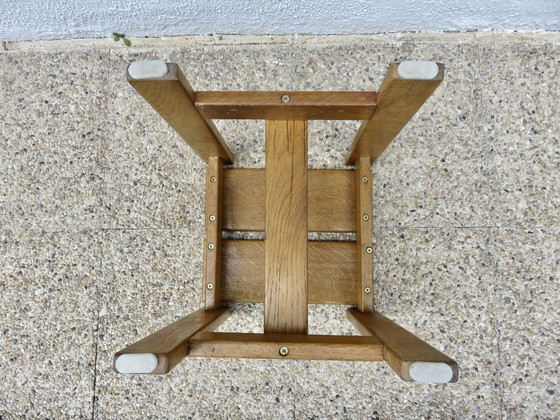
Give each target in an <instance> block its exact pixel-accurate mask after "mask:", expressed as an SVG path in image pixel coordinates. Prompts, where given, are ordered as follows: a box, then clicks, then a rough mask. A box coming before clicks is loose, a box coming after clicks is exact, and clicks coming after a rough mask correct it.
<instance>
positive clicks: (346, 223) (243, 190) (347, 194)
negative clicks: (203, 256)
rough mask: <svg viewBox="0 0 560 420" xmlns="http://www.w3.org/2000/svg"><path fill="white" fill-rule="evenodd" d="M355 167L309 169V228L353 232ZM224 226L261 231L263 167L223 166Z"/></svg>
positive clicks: (354, 228)
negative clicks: (348, 168) (238, 167)
mask: <svg viewBox="0 0 560 420" xmlns="http://www.w3.org/2000/svg"><path fill="white" fill-rule="evenodd" d="M354 173H355V171H354V170H344V169H342V170H339V169H310V170H308V171H307V174H308V195H309V199H308V205H309V210H308V230H309V231H310V232H355V231H356V201H355V175H354ZM223 212H224V217H223V229H224V230H231V231H233V230H239V231H263V230H264V227H265V226H264V225H265V170H264V169H225V170H224V207H223Z"/></svg>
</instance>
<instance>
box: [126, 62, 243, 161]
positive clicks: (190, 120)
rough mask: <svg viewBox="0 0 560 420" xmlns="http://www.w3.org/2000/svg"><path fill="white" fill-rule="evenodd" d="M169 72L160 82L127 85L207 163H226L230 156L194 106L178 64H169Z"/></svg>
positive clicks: (229, 152) (134, 82)
mask: <svg viewBox="0 0 560 420" xmlns="http://www.w3.org/2000/svg"><path fill="white" fill-rule="evenodd" d="M167 68H168V72H167V74H166V75H165V76H164V77H162V78H161V79H145V80H142V79H140V80H138V79H133V78H132V77H130V75H129V74H128V71H127V80H128V83H130V85H131V86H132V87H134V89H136V91H138V93H139V94H140V95H142V97H143V98H144V99H145V100H146V101H147V102H148V103H149V104H150V105H151V106H152V108H154V109H155V110H156V111H157V112H158V113H159V114H160V115H161V116H162V117H163V119H164V120H165V121H167V123H168V124H169V125H170V126H171V127H173V129H174V130H175V131H176V132H177V134H179V135H180V136H181V137H182V138H183V140H185V141H186V142H187V143H188V144H189V146H190V147H191V148H192V149H193V150H194V151H195V152H196V153H197V154H198V155H199V156H200V157H202V159H204V160H205V161H206V162H208V158H209V157H210V156H218V157H220V158H222V159H223V161H224V162H225V163H231V162H233V155H232V153H231V151H230V150H229V147H228V146H227V144H226V143H225V141H224V139H223V138H222V136H221V135H220V133H219V132H218V130H217V128H216V127H215V126H214V124H213V123H212V121H210V120H205V119H204V118H203V117H202V116H201V115H200V113H199V112H198V110H197V109H196V107H195V105H194V97H195V95H194V91H193V90H192V88H191V86H190V85H189V82H188V81H187V79H186V78H185V76H184V75H183V73H182V72H181V69H180V68H179V67H178V66H177V64H173V63H168V64H167Z"/></svg>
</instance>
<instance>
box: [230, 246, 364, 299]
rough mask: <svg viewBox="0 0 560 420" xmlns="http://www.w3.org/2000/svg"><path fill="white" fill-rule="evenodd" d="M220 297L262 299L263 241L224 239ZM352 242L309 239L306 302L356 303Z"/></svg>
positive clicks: (354, 251)
mask: <svg viewBox="0 0 560 420" xmlns="http://www.w3.org/2000/svg"><path fill="white" fill-rule="evenodd" d="M222 255H223V262H222V300H223V301H224V302H235V303H262V302H264V274H265V264H264V260H265V256H264V241H247V240H224V241H223V246H222ZM356 267H357V265H356V243H355V242H326V241H325V242H322V241H321V242H319V241H309V242H308V271H307V288H308V291H307V293H308V303H310V304H326V305H355V304H356V303H357V297H358V290H359V287H358V286H359V282H358V281H357V276H356Z"/></svg>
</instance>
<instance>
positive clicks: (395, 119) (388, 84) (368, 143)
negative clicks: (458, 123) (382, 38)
mask: <svg viewBox="0 0 560 420" xmlns="http://www.w3.org/2000/svg"><path fill="white" fill-rule="evenodd" d="M398 66H399V63H394V64H391V66H390V67H389V70H388V71H387V75H386V76H385V79H384V80H383V83H382V84H381V87H380V88H379V91H378V93H377V108H376V110H375V112H374V113H373V116H372V117H371V118H370V119H369V120H368V121H364V122H363V124H362V126H361V127H360V129H359V130H358V133H357V135H356V137H355V139H354V143H353V144H352V147H351V148H350V152H349V154H348V156H347V159H346V160H347V164H349V165H353V164H354V163H355V162H356V161H357V160H358V158H360V157H363V156H366V157H370V158H371V160H372V162H373V161H375V159H377V158H378V157H379V156H381V154H382V153H383V151H384V150H385V149H386V148H387V147H388V146H389V144H391V142H392V141H393V139H394V138H395V137H396V136H397V134H399V132H400V131H401V130H402V129H403V128H404V126H405V125H406V124H407V123H408V121H410V119H411V118H412V117H413V116H414V114H416V112H417V111H418V109H420V107H421V106H422V104H424V102H426V100H427V99H428V98H429V97H430V95H431V94H432V93H433V91H434V90H435V89H436V88H437V87H438V86H439V84H440V83H441V81H442V80H443V73H444V67H443V64H438V67H439V73H438V74H437V76H436V77H435V78H434V79H431V80H412V79H402V78H401V77H399V75H398V71H397V69H398Z"/></svg>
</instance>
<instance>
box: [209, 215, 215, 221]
mask: <svg viewBox="0 0 560 420" xmlns="http://www.w3.org/2000/svg"><path fill="white" fill-rule="evenodd" d="M208 219H210V221H211V222H213V221H214V220H216V216H214V215H212V216H210V217H209V218H208Z"/></svg>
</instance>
